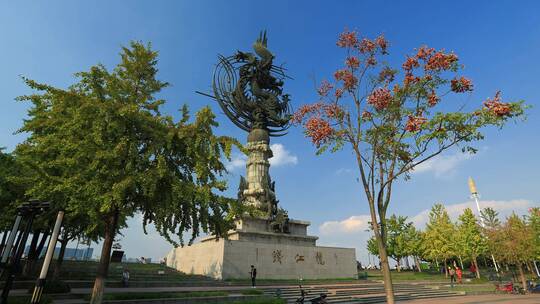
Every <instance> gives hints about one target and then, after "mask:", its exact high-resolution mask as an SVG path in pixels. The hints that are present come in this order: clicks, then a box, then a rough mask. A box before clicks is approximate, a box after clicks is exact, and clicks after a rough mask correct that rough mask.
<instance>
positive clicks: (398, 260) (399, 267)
mask: <svg viewBox="0 0 540 304" xmlns="http://www.w3.org/2000/svg"><path fill="white" fill-rule="evenodd" d="M400 260H401V259H400V258H397V259H396V269H397V272H401V262H400Z"/></svg>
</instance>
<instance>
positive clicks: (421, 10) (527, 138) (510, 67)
mask: <svg viewBox="0 0 540 304" xmlns="http://www.w3.org/2000/svg"><path fill="white" fill-rule="evenodd" d="M270 3H271V4H270ZM539 11H540V4H539V3H538V2H536V1H521V2H520V4H519V6H518V5H516V4H515V2H513V1H474V2H472V1H451V2H438V3H437V5H434V2H433V1H400V2H398V1H369V2H368V1H272V2H268V1H264V2H263V1H259V2H255V1H191V2H188V1H151V2H150V1H86V2H83V1H47V2H44V1H11V2H8V1H4V2H2V3H1V4H0V39H1V49H0V83H1V86H0V105H1V112H0V146H5V147H7V149H8V151H10V150H12V149H13V148H14V147H15V146H16V145H17V143H19V142H21V141H22V140H24V137H25V135H24V134H13V133H14V132H15V131H16V130H17V129H18V128H19V127H20V126H21V124H22V120H23V119H24V117H25V115H26V109H27V107H28V105H27V104H22V103H17V102H15V101H14V98H15V97H16V96H18V95H22V94H25V93H28V89H27V88H26V87H25V86H24V85H23V83H22V81H21V80H20V78H19V75H24V76H27V77H30V78H32V79H35V80H38V81H41V82H46V83H49V84H52V85H55V86H59V87H66V86H68V85H69V84H71V83H72V82H73V77H72V75H73V73H75V72H78V71H82V70H86V69H88V68H89V67H90V66H91V65H93V64H96V63H103V64H105V65H106V66H108V67H112V66H113V65H114V64H116V63H117V62H118V60H119V57H118V53H119V50H120V47H121V46H122V45H126V44H128V43H129V41H130V40H141V41H144V42H151V43H152V45H153V48H154V49H156V50H159V52H160V57H159V68H160V73H159V77H160V78H161V79H162V80H165V81H168V82H170V83H171V84H172V86H171V87H170V88H167V89H166V90H165V91H163V94H162V97H164V98H165V99H166V100H167V104H166V105H165V107H164V108H163V111H164V112H167V113H169V114H171V115H177V109H178V108H179V107H181V105H182V104H184V103H187V104H188V105H189V106H190V108H191V109H192V111H196V110H197V109H199V108H201V107H202V106H205V105H208V104H210V105H211V106H212V108H213V109H214V110H215V112H216V113H218V117H219V121H220V122H221V124H220V127H219V129H218V130H217V132H218V133H219V134H226V135H232V136H235V137H237V138H239V139H242V140H244V139H245V137H246V134H245V133H244V132H243V131H240V130H239V129H238V128H236V127H235V126H234V125H233V124H232V123H230V122H229V121H227V119H226V118H225V116H224V115H223V114H221V111H220V110H219V108H218V107H217V106H216V105H215V104H213V103H212V101H211V100H209V99H208V98H205V97H203V96H199V95H197V94H195V91H196V90H202V91H208V90H209V88H210V81H211V75H212V69H213V66H214V64H215V63H216V56H217V54H231V53H233V52H234V51H236V50H237V49H240V50H248V49H249V48H250V46H251V44H252V42H253V41H254V39H255V38H256V37H257V35H258V32H259V31H260V30H262V29H267V30H268V35H269V47H270V48H271V50H273V51H274V53H275V54H276V55H277V59H276V61H277V62H278V63H284V64H285V65H286V67H287V69H288V71H289V74H290V75H291V76H292V77H293V78H294V80H291V81H289V82H288V83H287V84H286V91H287V92H288V93H290V94H291V96H292V101H293V105H294V106H299V105H301V104H303V103H307V102H312V101H314V100H315V99H316V94H315V90H314V80H321V79H323V78H325V77H330V76H331V75H332V74H333V71H334V70H335V69H336V68H337V67H339V66H340V65H341V64H342V60H343V58H344V57H343V54H342V53H341V51H340V50H339V49H337V48H336V47H335V40H336V37H337V35H338V34H339V33H340V32H341V31H342V30H344V29H345V28H349V29H356V30H358V31H359V32H360V33H362V34H364V35H367V36H371V37H375V36H376V35H378V34H380V33H384V34H385V36H386V37H387V39H388V40H389V41H390V43H391V46H390V58H391V59H390V63H394V64H398V65H400V64H401V62H402V60H403V59H404V56H405V54H407V53H410V52H412V51H413V49H414V48H415V47H419V46H421V45H424V44H427V45H429V46H432V47H435V48H444V49H446V50H448V51H454V52H455V53H456V54H458V55H459V57H460V60H461V62H462V63H464V64H465V66H466V68H465V72H464V73H465V74H466V75H467V76H468V77H470V78H472V79H473V81H474V84H475V92H474V93H472V94H471V95H466V96H463V97H461V99H460V100H458V101H468V102H469V103H470V104H473V105H474V104H480V103H481V102H482V101H483V100H485V98H486V97H488V96H493V94H494V93H495V91H497V90H499V89H500V90H502V92H503V98H506V99H508V100H518V99H524V100H526V101H527V103H528V104H531V105H533V108H532V109H530V110H529V111H528V119H527V121H526V122H524V123H519V124H513V123H512V124H510V125H509V126H508V127H507V128H505V129H504V130H502V131H499V130H494V129H487V130H486V140H484V141H482V142H480V143H478V147H479V148H480V152H479V153H478V154H477V155H475V156H472V157H467V156H463V155H460V154H459V153H457V152H456V151H450V152H449V153H447V154H446V155H444V156H443V157H441V158H439V159H437V160H435V161H434V162H432V163H430V164H429V165H428V166H425V167H424V168H422V170H418V171H421V172H417V173H415V174H414V175H413V178H412V180H410V181H407V182H400V183H399V185H398V186H397V187H396V188H395V191H394V197H393V202H392V204H391V207H390V208H391V212H395V213H398V214H402V215H407V216H410V217H411V218H414V219H415V221H417V222H418V223H419V224H421V223H422V222H423V221H424V220H425V212H424V210H426V209H429V208H430V207H431V205H433V203H435V202H443V203H444V204H446V205H447V206H448V207H449V210H453V211H452V212H454V213H457V212H459V211H460V210H462V208H463V206H465V205H463V204H466V203H467V202H468V201H470V199H469V195H468V188H467V177H468V176H473V177H474V178H475V179H476V181H477V184H478V187H479V191H480V192H481V194H482V200H483V201H485V202H484V204H485V205H487V204H490V205H492V206H494V207H496V208H498V209H499V210H501V212H502V213H504V214H508V213H509V212H511V210H515V211H516V212H523V211H524V210H526V209H527V207H530V206H533V205H539V203H538V202H539V201H540V194H539V192H538V191H537V189H538V185H539V184H540V175H539V174H538V171H539V169H540V160H539V158H538V157H537V155H538V149H539V148H540V143H539V142H540V141H539V139H540V138H539V135H538V130H540V119H539V118H540V115H539V114H540V112H539V107H538V105H539V104H540V102H539V99H540V92H539V91H538V84H539V82H538V71H539V70H540V61H538V60H537V55H538V54H540V14H538V12H539ZM273 143H275V144H280V145H278V146H274V147H277V149H279V150H280V151H281V152H279V153H277V154H278V155H279V159H280V161H277V163H275V166H273V167H272V169H271V173H272V176H273V178H274V180H276V184H277V185H276V188H277V193H278V198H279V199H280V202H281V204H282V206H283V207H284V208H286V209H288V210H289V214H290V216H291V217H293V218H297V219H304V220H310V221H311V222H312V227H311V229H310V232H311V233H313V234H317V235H319V236H320V237H321V238H320V241H319V243H320V244H322V245H336V246H347V247H356V248H358V255H359V257H358V258H359V259H360V260H363V261H367V257H366V255H365V250H364V247H365V238H366V237H367V234H366V233H365V232H363V229H365V228H364V227H365V224H366V223H365V220H366V218H365V215H366V214H367V205H366V202H365V199H364V197H363V193H362V192H361V189H360V187H359V184H358V183H357V182H356V177H357V173H356V172H355V171H354V168H355V162H354V159H353V157H352V154H351V153H350V152H349V150H347V149H345V150H344V151H342V152H339V153H336V154H326V155H323V156H316V155H315V153H314V149H313V147H312V146H311V144H310V143H309V141H308V140H307V139H305V138H304V136H303V134H302V132H301V130H299V129H294V128H293V129H291V131H290V134H289V135H287V136H285V137H282V138H277V139H273ZM237 163H241V162H237ZM243 171H244V169H243V168H241V167H236V168H233V169H232V170H231V174H230V175H229V177H228V178H229V179H230V185H231V188H232V190H231V191H230V193H231V194H234V193H236V191H235V189H236V186H237V180H238V178H239V175H240V174H243ZM131 226H132V228H129V229H128V230H127V231H124V233H125V235H126V237H124V239H123V240H122V243H123V245H124V248H125V249H126V250H127V251H128V252H127V254H128V255H129V256H150V257H153V258H158V257H161V256H163V255H164V254H166V252H167V251H168V248H169V245H168V244H167V243H165V242H164V241H163V240H161V238H160V237H159V236H158V235H156V234H155V233H151V234H150V235H148V236H143V235H141V234H142V229H140V227H139V226H140V225H139V224H138V223H137V220H136V219H135V220H133V221H132V224H131ZM148 242H152V243H151V244H152V245H151V246H148ZM95 252H98V250H96V251H95Z"/></svg>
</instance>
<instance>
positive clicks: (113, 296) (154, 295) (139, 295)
mask: <svg viewBox="0 0 540 304" xmlns="http://www.w3.org/2000/svg"><path fill="white" fill-rule="evenodd" d="M228 295H229V293H228V292H227V291H187V292H129V293H128V292H126V293H109V294H105V295H104V296H103V300H106V301H125V300H142V299H175V298H178V299H184V298H200V297H226V296H228ZM89 299H90V297H89V296H86V297H85V300H89Z"/></svg>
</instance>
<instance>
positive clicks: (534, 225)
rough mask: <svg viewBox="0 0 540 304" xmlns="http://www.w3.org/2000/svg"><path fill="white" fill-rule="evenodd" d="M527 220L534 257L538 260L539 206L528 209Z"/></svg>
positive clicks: (539, 251)
mask: <svg viewBox="0 0 540 304" xmlns="http://www.w3.org/2000/svg"><path fill="white" fill-rule="evenodd" d="M527 222H528V224H529V226H530V227H531V230H532V234H533V244H534V248H535V257H534V258H535V259H537V260H540V207H534V208H531V209H530V210H529V215H528V217H527Z"/></svg>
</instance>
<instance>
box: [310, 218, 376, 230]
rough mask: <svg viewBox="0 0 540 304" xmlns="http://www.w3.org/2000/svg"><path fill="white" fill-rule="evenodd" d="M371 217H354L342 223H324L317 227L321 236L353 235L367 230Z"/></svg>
mask: <svg viewBox="0 0 540 304" xmlns="http://www.w3.org/2000/svg"><path fill="white" fill-rule="evenodd" d="M370 221H371V217H370V216H369V215H354V216H351V217H349V218H348V219H345V220H342V221H328V222H324V223H323V224H322V225H321V226H320V227H319V232H320V233H321V234H322V235H332V234H335V233H355V232H361V231H365V230H366V229H368V226H369V222H370Z"/></svg>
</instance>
